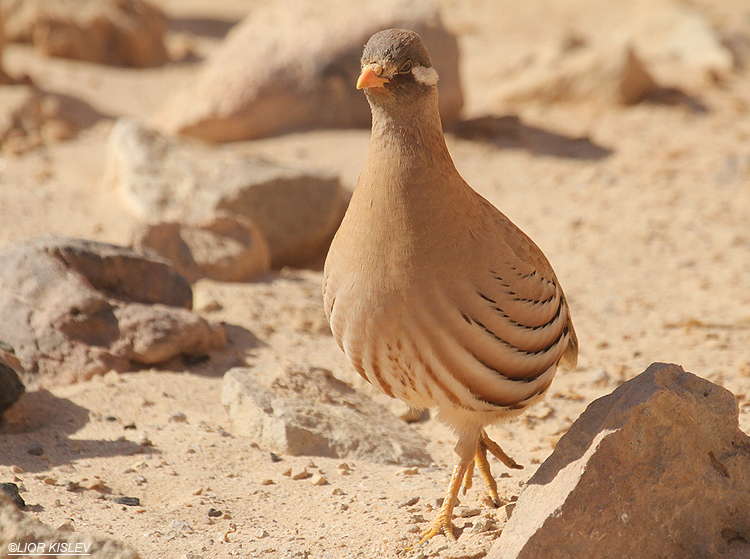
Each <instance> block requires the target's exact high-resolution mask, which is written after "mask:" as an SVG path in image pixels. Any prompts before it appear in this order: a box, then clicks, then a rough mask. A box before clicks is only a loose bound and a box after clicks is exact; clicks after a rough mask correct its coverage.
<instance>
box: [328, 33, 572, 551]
mask: <svg viewBox="0 0 750 559" xmlns="http://www.w3.org/2000/svg"><path fill="white" fill-rule="evenodd" d="M437 81H438V74H437V71H436V70H435V69H434V68H433V67H432V64H431V62H430V56H429V54H428V53H427V50H426V49H425V46H424V44H423V42H422V40H421V38H420V37H419V35H417V34H416V33H414V32H411V31H406V30H401V29H389V30H386V31H381V32H379V33H376V34H375V35H373V36H372V37H371V38H370V40H369V41H368V43H367V45H366V46H365V49H364V54H363V56H362V73H361V75H360V76H359V80H358V81H357V88H358V89H364V91H365V95H366V97H367V100H368V102H369V103H370V108H371V110H372V136H371V140H370V146H369V150H368V153H367V159H366V161H365V165H364V169H363V170H362V173H361V174H360V176H359V181H358V182H357V188H356V189H355V191H354V194H353V196H352V199H351V203H350V205H349V208H348V210H347V212H346V215H345V217H344V219H343V222H342V223H341V227H340V228H339V230H338V232H337V234H336V236H335V238H334V240H333V242H332V244H331V248H330V250H329V253H328V257H327V259H326V263H325V271H324V283H323V298H324V303H325V311H326V315H327V317H328V320H329V322H330V324H331V331H332V332H333V336H334V338H335V339H336V341H337V342H338V344H339V345H340V346H341V348H342V349H343V350H344V352H345V353H346V355H347V357H348V358H349V360H350V362H351V363H352V365H353V366H354V368H355V369H356V370H357V372H358V373H359V374H360V375H362V376H363V377H364V378H365V379H367V380H368V381H369V382H371V383H372V384H373V385H375V386H376V387H378V388H379V389H380V390H382V391H383V392H385V393H386V394H388V395H389V396H392V397H394V398H399V399H401V400H403V401H404V402H406V403H408V404H410V405H411V406H414V407H416V408H428V407H431V408H435V409H436V410H437V414H438V418H439V419H440V420H442V421H443V422H445V423H446V424H447V425H449V426H450V427H451V429H452V430H453V431H454V432H455V433H456V435H457V436H458V444H457V445H456V447H455V454H454V459H455V465H454V468H453V475H452V477H451V481H450V484H449V487H448V492H447V494H446V497H445V499H444V501H443V504H442V507H441V509H440V511H439V513H438V516H437V518H436V519H435V521H434V522H433V523H432V525H431V526H430V528H429V529H428V530H427V531H426V532H425V533H424V534H423V535H422V542H424V541H426V540H428V539H430V538H431V537H433V536H435V535H436V534H439V533H440V532H443V533H444V534H445V535H446V536H447V537H448V538H450V539H455V538H454V535H453V528H452V522H451V517H452V513H453V507H454V504H455V502H456V497H457V495H458V493H459V490H460V488H461V485H462V482H463V484H464V487H468V486H470V485H471V477H472V473H473V469H474V464H476V466H477V468H478V469H479V471H480V474H481V475H482V478H483V480H484V482H485V485H486V487H487V491H488V493H489V495H490V496H491V497H492V499H493V501H494V502H495V504H496V506H497V505H498V504H499V499H498V495H497V485H496V483H495V480H494V478H493V477H492V474H491V471H490V467H489V463H488V461H487V457H486V455H487V451H488V450H489V451H490V452H491V453H492V454H494V455H495V456H497V457H498V458H499V459H500V460H502V461H503V462H504V463H505V464H506V465H507V466H508V467H511V468H517V467H520V466H518V465H517V464H516V463H515V462H514V461H513V460H512V459H511V458H509V457H508V456H507V455H506V454H505V453H504V452H503V451H502V450H501V449H500V447H499V446H498V445H497V444H496V443H494V442H493V441H491V440H490V439H489V437H488V436H487V433H486V432H485V427H486V426H488V425H491V424H493V423H497V422H499V421H501V420H503V419H505V418H508V417H509V416H512V415H516V414H518V413H520V412H522V411H523V410H524V409H525V408H527V407H528V406H530V405H531V404H533V403H534V402H536V401H538V400H539V399H541V398H542V396H543V395H544V393H545V392H546V391H547V389H548V388H549V386H550V383H551V382H552V377H553V376H554V374H555V370H556V369H557V366H558V364H560V363H561V362H562V363H563V364H565V365H569V366H575V363H576V359H577V354H578V341H577V339H576V335H575V332H574V330H573V325H572V323H571V319H570V312H569V310H568V304H567V302H566V300H565V296H564V295H563V291H562V289H561V288H560V284H559V282H558V280H557V277H556V276H555V273H554V272H553V270H552V267H551V266H550V264H549V262H548V261H547V259H546V258H545V256H544V254H543V253H542V251H541V250H540V249H539V248H538V247H537V246H536V245H535V244H534V242H533V241H532V240H531V239H529V237H527V236H526V235H525V234H524V233H523V232H522V231H521V230H520V229H519V228H518V227H516V226H515V225H514V224H513V223H511V221H510V220H509V219H508V218H507V217H506V216H505V215H503V214H502V213H500V212H499V211H498V210H497V209H496V208H495V207H494V206H492V204H490V203H489V202H488V201H487V200H485V199H484V198H483V197H482V196H480V195H479V194H477V193H476V192H475V191H474V190H473V189H472V188H471V187H470V186H469V185H468V184H467V183H466V182H465V181H464V180H463V178H461V175H459V173H458V171H457V170H456V168H455V166H454V164H453V161H452V159H451V156H450V154H449V153H448V148H447V146H446V144H445V138H444V136H443V131H442V127H441V123H440V116H439V114H438V102H437V100H438V92H437ZM422 542H420V543H422Z"/></svg>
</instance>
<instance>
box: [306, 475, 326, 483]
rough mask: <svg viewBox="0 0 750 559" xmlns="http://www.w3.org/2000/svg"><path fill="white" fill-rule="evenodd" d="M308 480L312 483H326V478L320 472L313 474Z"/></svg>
mask: <svg viewBox="0 0 750 559" xmlns="http://www.w3.org/2000/svg"><path fill="white" fill-rule="evenodd" d="M310 482H311V483H312V484H313V485H328V480H327V479H326V478H324V477H323V476H322V475H320V474H315V475H314V476H312V478H311V479H310Z"/></svg>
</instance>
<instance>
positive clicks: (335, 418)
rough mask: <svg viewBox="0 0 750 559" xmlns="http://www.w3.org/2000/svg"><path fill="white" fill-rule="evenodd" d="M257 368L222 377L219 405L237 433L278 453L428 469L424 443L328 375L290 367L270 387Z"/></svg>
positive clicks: (420, 438)
mask: <svg viewBox="0 0 750 559" xmlns="http://www.w3.org/2000/svg"><path fill="white" fill-rule="evenodd" d="M262 374H264V373H263V371H261V370H259V369H251V368H239V367H238V368H234V369H231V370H230V371H229V372H227V373H226V374H225V375H224V385H223V389H222V396H221V401H222V404H223V405H224V407H225V408H226V410H227V413H228V414H229V416H230V418H231V419H232V423H233V425H234V429H235V432H236V433H237V434H240V435H242V436H245V437H248V438H250V439H252V440H254V441H257V442H258V443H259V444H261V445H264V446H266V447H268V448H270V449H272V450H274V451H275V452H279V453H284V454H291V455H293V456H299V455H305V456H328V457H331V458H350V459H360V460H368V461H371V462H377V463H382V464H420V465H425V464H430V463H431V462H432V460H431V458H430V456H429V454H427V451H426V450H425V445H426V441H425V439H424V438H423V437H422V436H421V435H419V434H418V433H416V432H415V431H414V430H412V429H411V428H410V427H409V426H408V425H406V424H404V423H403V422H401V421H400V420H399V419H397V418H395V417H394V416H393V415H392V414H390V413H389V412H388V411H387V410H385V409H383V408H382V407H380V406H378V405H377V404H375V403H374V402H373V401H372V400H370V399H369V398H367V397H365V396H363V395H361V394H359V393H357V392H355V391H354V390H352V388H351V387H349V386H348V385H346V384H344V383H343V382H341V381H339V380H337V379H336V378H334V377H333V375H332V374H331V373H330V372H329V371H327V370H325V369H318V368H314V367H309V366H301V365H289V366H286V367H284V369H283V370H282V372H281V374H278V376H276V378H275V380H274V381H273V382H272V383H271V387H270V388H269V387H268V386H266V385H264V383H263V382H262V381H261V379H260V378H259V377H260V375H262Z"/></svg>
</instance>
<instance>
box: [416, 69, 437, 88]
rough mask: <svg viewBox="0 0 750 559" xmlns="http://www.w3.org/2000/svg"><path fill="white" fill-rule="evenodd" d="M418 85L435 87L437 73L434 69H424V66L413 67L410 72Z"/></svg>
mask: <svg viewBox="0 0 750 559" xmlns="http://www.w3.org/2000/svg"><path fill="white" fill-rule="evenodd" d="M411 73H412V74H414V77H415V78H416V80H417V81H418V82H419V83H422V84H424V85H435V84H436V83H437V82H438V73H437V70H435V68H425V67H424V66H416V65H415V66H414V68H412V71H411Z"/></svg>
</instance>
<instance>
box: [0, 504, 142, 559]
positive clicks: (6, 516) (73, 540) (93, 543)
mask: <svg viewBox="0 0 750 559" xmlns="http://www.w3.org/2000/svg"><path fill="white" fill-rule="evenodd" d="M29 543H31V544H42V543H43V544H44V545H45V548H46V549H45V551H49V549H50V546H52V545H54V546H55V549H56V550H57V553H61V554H62V553H64V552H68V553H73V552H77V553H79V554H81V555H82V554H84V553H85V554H87V555H86V556H87V557H88V558H89V559H138V557H139V555H138V552H136V551H135V550H134V549H133V548H131V547H128V546H126V545H125V544H123V543H121V542H119V541H117V540H114V539H109V538H102V537H99V536H91V535H86V534H81V533H78V532H76V533H72V532H70V531H69V530H66V529H64V528H63V529H58V530H55V529H53V528H50V527H49V526H47V525H45V524H42V523H41V522H39V521H38V520H35V519H34V518H32V517H30V516H27V515H25V514H24V513H22V512H21V511H20V510H18V508H17V507H16V506H15V505H14V504H13V502H12V501H11V500H10V499H9V498H8V497H7V496H6V495H5V494H3V493H2V492H0V549H1V550H2V556H3V557H6V556H7V555H6V552H10V553H12V552H13V550H12V549H11V547H10V546H11V545H18V546H20V547H19V548H17V549H18V550H17V552H16V553H18V552H20V553H23V552H24V551H26V552H27V553H29V554H30V555H34V553H35V552H38V551H39V550H38V548H37V547H36V546H34V547H33V548H30V549H29V548H26V547H24V546H26V545H28V544H29ZM76 546H77V547H76ZM63 547H64V548H65V550H63V549H62V548H63Z"/></svg>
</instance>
